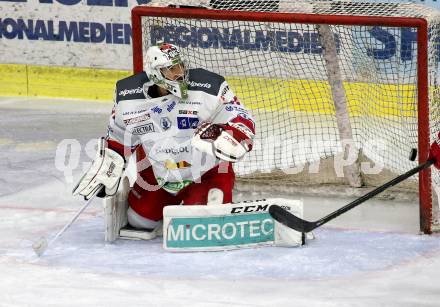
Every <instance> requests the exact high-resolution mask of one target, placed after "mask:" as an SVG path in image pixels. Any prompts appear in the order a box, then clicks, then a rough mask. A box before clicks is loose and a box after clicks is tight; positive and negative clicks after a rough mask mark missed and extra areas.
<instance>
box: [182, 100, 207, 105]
mask: <svg viewBox="0 0 440 307" xmlns="http://www.w3.org/2000/svg"><path fill="white" fill-rule="evenodd" d="M180 103H181V104H189V105H201V104H202V103H201V102H200V101H181V102H180Z"/></svg>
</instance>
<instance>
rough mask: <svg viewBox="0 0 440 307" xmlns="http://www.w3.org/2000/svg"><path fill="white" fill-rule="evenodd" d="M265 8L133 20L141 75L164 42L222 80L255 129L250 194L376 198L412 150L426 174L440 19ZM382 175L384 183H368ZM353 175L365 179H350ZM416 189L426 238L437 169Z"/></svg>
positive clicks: (342, 8)
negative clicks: (280, 190)
mask: <svg viewBox="0 0 440 307" xmlns="http://www.w3.org/2000/svg"><path fill="white" fill-rule="evenodd" d="M159 2H161V1H159ZM189 2H190V4H192V3H194V2H197V1H189ZM257 2H258V3H260V4H261V3H264V1H257ZM266 2H271V3H270V4H271V5H270V6H269V7H270V9H265V8H264V6H262V7H258V6H257V7H252V5H251V4H250V3H252V2H249V3H248V2H246V1H245V2H244V4H241V5H240V4H236V3H238V2H237V1H235V2H234V1H215V0H214V1H213V0H211V3H208V4H206V3H205V4H204V5H205V6H206V7H205V8H194V7H190V8H186V7H185V8H179V7H168V6H167V5H166V4H164V3H162V6H137V7H135V8H133V10H132V33H133V70H134V72H140V71H142V70H143V67H144V64H143V61H144V58H143V55H144V54H145V50H146V49H147V48H148V47H149V46H151V45H153V44H156V43H157V42H159V41H163V40H165V41H168V42H170V43H174V44H176V45H178V46H179V47H180V48H181V50H182V53H183V54H184V56H185V57H186V58H187V59H188V61H189V66H190V67H203V68H206V69H208V70H211V71H214V72H217V73H220V74H221V75H224V76H225V77H226V79H227V81H228V83H229V84H230V85H231V87H232V89H233V90H234V92H235V93H236V95H237V96H238V97H239V98H240V99H241V101H242V102H243V103H244V104H245V105H246V106H247V107H249V108H250V109H251V112H252V113H253V115H254V116H255V118H256V121H257V139H256V146H255V149H254V151H253V152H252V153H251V154H250V155H249V157H247V158H246V159H245V160H244V161H242V162H240V163H238V164H237V165H236V172H237V175H238V176H239V177H241V178H243V180H244V181H245V182H251V184H253V183H254V182H255V183H261V182H263V183H264V184H266V183H268V182H270V181H273V182H275V185H279V182H280V180H283V184H285V185H286V187H290V186H292V185H297V184H299V185H302V184H311V185H315V186H316V185H318V186H319V185H323V186H329V185H330V184H336V185H341V184H342V185H351V186H353V187H356V186H359V185H361V184H360V183H359V182H363V184H364V186H366V187H374V186H378V185H380V184H381V183H383V182H385V181H386V180H387V179H389V178H392V177H394V176H396V175H399V174H401V173H404V172H405V171H407V170H408V169H411V168H413V167H414V166H415V165H416V164H417V161H410V160H409V159H408V155H409V153H410V151H411V149H412V148H417V151H418V162H419V163H423V162H425V161H426V160H427V158H428V154H429V146H430V142H431V140H432V139H433V136H434V133H435V129H436V128H438V127H439V126H438V124H439V120H440V114H438V113H437V112H432V113H431V114H430V105H431V108H432V106H433V105H436V106H437V105H438V102H436V99H434V98H435V97H438V91H439V88H438V85H437V76H438V57H439V54H438V53H439V52H438V48H439V47H438V41H439V37H440V34H439V32H440V17H439V16H440V15H439V14H438V13H437V12H436V11H434V10H432V9H430V8H429V9H428V8H425V7H423V6H421V5H415V4H392V5H391V4H383V3H382V4H381V3H368V5H365V6H363V4H364V3H361V2H356V3H354V2H331V3H330V2H322V1H321V2H320V1H316V2H304V5H303V6H301V5H299V4H298V3H293V2H288V1H283V0H280V1H277V7H275V6H274V1H269V0H267V1H266ZM234 3H235V4H234ZM247 3H248V4H247ZM159 4H160V3H159ZM214 4H216V5H214ZM338 4H339V5H338ZM246 5H248V6H246ZM388 6H389V7H392V8H393V9H391V10H389V9H388ZM213 8H215V9H213ZM364 8H365V9H364ZM329 31H330V32H329ZM329 33H330V34H329ZM323 35H324V36H325V35H326V36H327V39H325V37H323ZM332 36H333V37H332ZM326 41H327V42H326ZM329 42H330V43H329ZM332 44H333V46H332ZM338 97H339V98H338ZM439 113H440V112H439ZM437 116H438V118H437ZM431 129H432V130H431ZM347 139H348V141H352V143H353V146H352V147H353V148H354V152H355V157H354V158H353V159H352V160H353V161H351V163H350V164H344V163H345V162H347V161H346V160H348V158H347V157H346V156H348V155H349V153H346V152H345V148H344V146H341V143H343V142H344V141H347ZM350 139H351V140H350ZM378 144H379V145H378ZM381 146H382V147H385V149H383V148H381ZM372 147H374V150H372ZM376 147H377V148H376ZM348 151H351V150H350V149H348ZM344 159H345V160H344ZM341 161H342V162H341ZM338 163H339V164H341V163H342V166H341V165H338ZM376 166H377V167H379V166H381V169H380V172H378V173H377V174H376V173H374V174H370V173H368V171H369V170H371V169H374V167H376ZM350 167H351V168H352V169H353V168H354V170H352V171H351V173H352V174H353V172H354V174H355V175H354V177H356V176H358V179H353V180H350V179H349V178H347V177H350V176H349V175H347V170H349V169H350ZM338 168H340V169H342V170H343V172H344V173H343V176H342V178H341V176H340V175H339V174H338ZM356 172H357V173H356ZM415 177H416V178H414V179H412V180H409V183H408V185H407V186H405V188H404V189H407V190H410V191H415V190H417V191H418V195H419V204H420V229H421V231H423V232H424V233H431V232H432V215H433V198H432V193H433V191H432V185H436V184H438V183H440V180H439V178H438V175H436V176H434V178H431V171H430V169H426V170H423V171H421V172H420V173H419V175H418V176H415ZM356 180H360V181H359V182H358V181H356ZM353 182H354V183H353ZM356 182H357V183H356ZM331 189H332V188H330V190H331Z"/></svg>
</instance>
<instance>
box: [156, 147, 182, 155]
mask: <svg viewBox="0 0 440 307" xmlns="http://www.w3.org/2000/svg"><path fill="white" fill-rule="evenodd" d="M185 152H186V153H189V149H188V146H182V147H179V148H158V149H156V153H166V154H173V155H178V154H181V153H185Z"/></svg>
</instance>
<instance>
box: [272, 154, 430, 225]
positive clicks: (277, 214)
mask: <svg viewBox="0 0 440 307" xmlns="http://www.w3.org/2000/svg"><path fill="white" fill-rule="evenodd" d="M434 163H435V160H434V159H429V160H427V161H426V162H425V163H422V164H420V165H419V166H417V167H415V168H413V169H411V170H409V171H407V172H406V173H405V174H402V175H400V176H398V177H396V178H394V179H393V180H391V181H388V182H387V183H385V184H383V185H381V186H380V187H377V188H376V189H374V190H372V191H370V192H368V193H367V194H365V195H364V196H361V197H359V198H358V199H355V200H354V201H352V202H351V203H349V204H347V205H345V206H344V207H342V208H340V209H338V210H336V211H333V212H332V213H330V214H329V215H327V216H324V217H323V218H321V219H319V220H317V221H314V222H309V221H306V220H303V219H301V218H299V217H297V216H295V215H293V214H291V213H290V212H289V211H287V210H284V209H283V208H281V207H280V206H277V205H272V206H270V207H269V213H270V215H271V216H272V217H273V218H274V219H275V220H276V221H278V222H280V223H281V224H283V225H286V226H287V227H290V228H292V229H295V230H297V231H299V232H310V231H312V230H313V229H315V228H318V227H319V226H321V225H323V224H325V223H327V222H329V221H331V220H333V219H334V218H336V217H338V216H340V215H341V214H343V213H345V212H347V211H348V210H351V209H353V208H354V207H356V206H358V205H360V204H362V203H363V202H365V201H366V200H368V199H370V198H372V197H374V196H376V195H377V194H379V193H381V192H383V191H385V190H386V189H388V188H390V187H392V186H394V185H396V184H398V183H400V182H402V181H404V180H405V179H407V178H409V177H411V176H412V175H414V174H416V173H418V172H420V171H421V170H424V169H425V168H428V167H430V166H431V165H432V164H434Z"/></svg>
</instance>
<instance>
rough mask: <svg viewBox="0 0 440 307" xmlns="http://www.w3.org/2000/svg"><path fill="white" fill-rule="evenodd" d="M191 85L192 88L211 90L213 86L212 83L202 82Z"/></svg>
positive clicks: (192, 82)
mask: <svg viewBox="0 0 440 307" xmlns="http://www.w3.org/2000/svg"><path fill="white" fill-rule="evenodd" d="M189 85H190V86H192V87H204V88H211V84H210V83H201V82H195V81H190V82H189Z"/></svg>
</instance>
